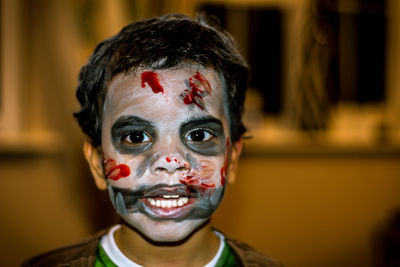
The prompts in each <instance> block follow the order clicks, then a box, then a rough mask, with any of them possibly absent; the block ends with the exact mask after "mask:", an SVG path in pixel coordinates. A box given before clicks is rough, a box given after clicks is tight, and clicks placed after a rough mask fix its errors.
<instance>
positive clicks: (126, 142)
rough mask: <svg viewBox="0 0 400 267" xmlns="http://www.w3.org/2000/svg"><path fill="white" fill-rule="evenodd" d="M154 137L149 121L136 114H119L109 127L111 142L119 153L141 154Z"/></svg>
mask: <svg viewBox="0 0 400 267" xmlns="http://www.w3.org/2000/svg"><path fill="white" fill-rule="evenodd" d="M146 139H148V141H146ZM156 139H157V134H156V129H155V127H154V126H153V125H152V124H151V122H149V121H147V120H144V119H142V118H139V117H137V116H121V117H119V118H118V119H117V121H116V122H115V123H114V124H113V126H112V127H111V141H112V144H113V145H114V147H115V148H116V149H117V150H118V152H120V153H121V154H132V155H138V154H141V153H143V152H144V151H147V150H149V149H150V148H151V146H152V144H153V143H154V142H155V141H156Z"/></svg>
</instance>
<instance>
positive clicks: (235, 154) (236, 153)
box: [228, 139, 243, 184]
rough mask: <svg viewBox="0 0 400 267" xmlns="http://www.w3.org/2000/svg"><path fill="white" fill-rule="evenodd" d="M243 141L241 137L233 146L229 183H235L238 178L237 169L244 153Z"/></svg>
mask: <svg viewBox="0 0 400 267" xmlns="http://www.w3.org/2000/svg"><path fill="white" fill-rule="evenodd" d="M242 148H243V141H242V139H239V140H238V141H236V142H235V143H234V144H233V146H232V152H231V162H230V165H229V177H228V183H229V184H233V183H234V182H235V180H236V170H237V166H238V162H239V157H240V154H242Z"/></svg>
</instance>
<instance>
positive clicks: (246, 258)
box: [22, 230, 283, 267]
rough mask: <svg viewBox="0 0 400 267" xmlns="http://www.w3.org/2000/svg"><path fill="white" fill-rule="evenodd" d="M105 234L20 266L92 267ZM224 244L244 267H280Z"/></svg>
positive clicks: (238, 244)
mask: <svg viewBox="0 0 400 267" xmlns="http://www.w3.org/2000/svg"><path fill="white" fill-rule="evenodd" d="M106 233H107V230H103V231H101V232H99V233H97V234H96V235H94V236H92V237H90V238H88V239H87V240H85V241H83V242H81V243H78V244H75V245H72V246H68V247H64V248H60V249H57V250H54V251H51V252H47V253H44V254H41V255H38V256H36V257H34V258H32V259H30V260H29V261H26V262H24V263H23V264H22V267H67V266H68V267H89V266H90V267H93V266H94V263H95V261H96V250H97V246H98V244H99V241H100V238H101V237H102V236H103V235H104V234H106ZM225 240H226V243H227V244H228V245H229V246H231V248H232V249H233V251H234V252H235V255H236V257H237V259H238V261H239V262H240V265H239V266H244V267H256V266H260V267H261V266H262V267H282V266H283V265H282V264H280V263H278V262H277V261H275V260H273V259H270V258H268V257H266V256H264V255H262V254H261V253H259V252H257V251H255V250H254V249H253V248H251V247H250V246H248V245H246V244H245V243H242V242H239V241H236V240H233V239H230V238H226V239H225Z"/></svg>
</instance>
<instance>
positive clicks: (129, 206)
mask: <svg viewBox="0 0 400 267" xmlns="http://www.w3.org/2000/svg"><path fill="white" fill-rule="evenodd" d="M108 189H109V195H110V198H111V202H112V203H113V205H114V207H115V209H116V210H117V211H118V213H119V214H121V215H125V216H127V215H129V214H131V213H134V212H140V213H143V214H145V215H147V216H149V217H150V218H152V219H154V220H157V221H162V220H174V221H176V222H180V221H183V220H196V219H204V218H208V217H210V216H211V214H212V213H213V212H214V211H215V210H216V209H217V207H218V205H219V203H220V201H221V199H222V197H223V194H224V191H225V187H219V188H206V189H205V188H204V187H201V186H186V185H182V184H179V185H175V186H168V185H166V184H159V185H156V186H151V187H150V186H141V187H140V188H139V189H138V190H135V191H133V190H130V189H122V188H118V187H113V186H111V185H109V186H108ZM165 194H177V195H180V196H186V197H188V198H196V201H195V203H194V204H192V205H193V206H192V207H191V209H190V210H189V211H188V212H186V213H184V214H183V215H182V216H179V217H175V218H173V217H172V218H159V217H155V216H153V215H152V213H151V212H149V210H150V209H151V208H150V207H148V206H147V205H146V204H144V203H143V201H142V199H143V198H148V197H159V196H161V195H165ZM115 196H116V197H115Z"/></svg>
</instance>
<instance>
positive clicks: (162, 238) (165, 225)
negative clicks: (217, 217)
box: [122, 213, 208, 243]
mask: <svg viewBox="0 0 400 267" xmlns="http://www.w3.org/2000/svg"><path fill="white" fill-rule="evenodd" d="M122 218H123V219H124V221H125V222H126V223H128V224H129V225H130V226H131V227H133V228H135V229H136V230H137V231H138V232H139V233H140V234H142V235H143V236H145V238H148V239H150V240H151V241H153V242H163V243H164V242H180V241H183V240H184V239H185V238H187V237H188V236H189V235H191V234H192V233H194V232H196V231H197V230H198V229H199V227H200V226H201V225H203V224H204V222H205V221H207V220H208V219H193V220H189V219H188V220H183V221H179V222H177V221H174V220H159V221H158V220H153V219H151V218H149V217H147V216H146V215H144V214H141V213H138V214H130V215H128V216H122Z"/></svg>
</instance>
